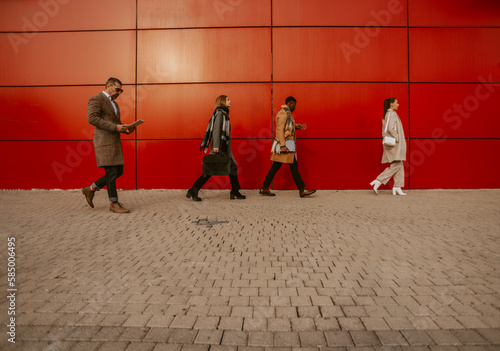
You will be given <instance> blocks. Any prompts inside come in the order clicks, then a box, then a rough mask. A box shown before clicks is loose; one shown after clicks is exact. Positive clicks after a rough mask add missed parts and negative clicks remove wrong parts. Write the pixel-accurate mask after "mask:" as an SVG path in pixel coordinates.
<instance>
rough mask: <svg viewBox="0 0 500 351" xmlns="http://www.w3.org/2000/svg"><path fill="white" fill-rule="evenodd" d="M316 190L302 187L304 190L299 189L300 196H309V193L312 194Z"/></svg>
mask: <svg viewBox="0 0 500 351" xmlns="http://www.w3.org/2000/svg"><path fill="white" fill-rule="evenodd" d="M315 192H316V190H314V189H313V190H309V189H302V190H299V195H300V197H306V196H309V195H312V194H314V193H315Z"/></svg>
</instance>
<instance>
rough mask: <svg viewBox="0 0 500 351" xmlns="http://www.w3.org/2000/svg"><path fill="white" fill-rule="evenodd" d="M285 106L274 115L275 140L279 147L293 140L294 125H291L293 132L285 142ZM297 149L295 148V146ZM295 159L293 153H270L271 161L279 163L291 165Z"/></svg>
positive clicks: (286, 116) (286, 115) (286, 117)
mask: <svg viewBox="0 0 500 351" xmlns="http://www.w3.org/2000/svg"><path fill="white" fill-rule="evenodd" d="M285 107H288V106H286V105H282V106H281V110H280V111H279V112H278V114H277V115H276V139H277V140H278V141H279V143H280V145H285V141H286V140H295V123H294V124H293V130H292V133H291V135H290V136H289V137H288V138H287V139H286V140H285V125H286V121H287V119H288V114H287V112H286V111H285V109H284V108H285ZM295 147H297V146H295ZM294 159H295V153H294V152H293V153H287V154H277V153H275V152H272V153H271V161H275V162H281V163H293V160H294Z"/></svg>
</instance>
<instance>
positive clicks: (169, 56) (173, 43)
mask: <svg viewBox="0 0 500 351" xmlns="http://www.w3.org/2000/svg"><path fill="white" fill-rule="evenodd" d="M270 47H271V36H270V29H267V28H265V29H263V28H234V29H193V30H163V31H162V30H155V31H140V32H139V38H138V48H139V50H138V59H137V60H138V64H139V66H138V81H139V83H179V82H255V81H269V80H270V79H271V52H270Z"/></svg>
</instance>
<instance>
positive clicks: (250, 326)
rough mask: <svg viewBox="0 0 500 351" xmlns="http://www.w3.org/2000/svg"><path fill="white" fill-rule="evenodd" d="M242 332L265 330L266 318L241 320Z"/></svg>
mask: <svg viewBox="0 0 500 351" xmlns="http://www.w3.org/2000/svg"><path fill="white" fill-rule="evenodd" d="M243 329H244V330H261V331H266V330H267V319H266V318H261V317H259V318H244V320H243Z"/></svg>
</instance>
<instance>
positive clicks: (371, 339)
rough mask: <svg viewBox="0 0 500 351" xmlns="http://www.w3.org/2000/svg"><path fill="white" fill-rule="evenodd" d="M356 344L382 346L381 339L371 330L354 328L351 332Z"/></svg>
mask: <svg viewBox="0 0 500 351" xmlns="http://www.w3.org/2000/svg"><path fill="white" fill-rule="evenodd" d="M349 333H350V334H351V338H352V340H353V341H354V344H355V345H356V346H380V345H381V343H380V340H379V338H378V337H377V334H375V332H374V331H371V330H352V331H350V332H349Z"/></svg>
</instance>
